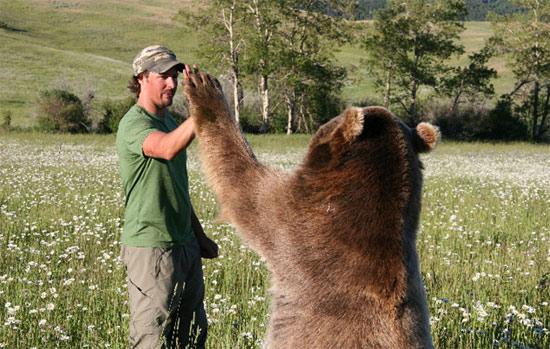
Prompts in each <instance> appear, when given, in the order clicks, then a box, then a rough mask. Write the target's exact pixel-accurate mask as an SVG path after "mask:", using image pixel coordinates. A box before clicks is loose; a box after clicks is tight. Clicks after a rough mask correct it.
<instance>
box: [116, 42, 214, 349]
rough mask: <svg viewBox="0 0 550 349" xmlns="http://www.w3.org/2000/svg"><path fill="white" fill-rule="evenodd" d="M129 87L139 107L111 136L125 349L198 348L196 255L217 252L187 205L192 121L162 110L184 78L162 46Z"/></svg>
mask: <svg viewBox="0 0 550 349" xmlns="http://www.w3.org/2000/svg"><path fill="white" fill-rule="evenodd" d="M133 70H134V74H133V78H132V80H131V81H130V85H129V88H130V90H131V91H133V92H134V93H136V95H137V103H136V104H135V105H134V106H133V107H132V108H131V109H130V110H129V111H128V112H127V113H126V115H124V117H123V118H122V120H121V121H120V124H119V128H118V133H117V137H116V145H117V152H118V157H119V164H120V174H121V177H122V184H123V187H124V192H125V195H126V203H125V207H126V211H125V216H124V229H123V232H122V238H121V240H122V241H121V242H122V251H121V255H122V260H123V261H124V264H125V265H126V270H127V274H128V294H129V306H130V347H131V348H157V347H163V348H174V347H179V348H203V347H204V343H205V341H206V328H207V322H206V313H205V311H204V304H203V299H204V280H203V275H202V264H201V255H202V257H205V258H214V257H217V254H218V246H217V245H216V244H215V243H214V242H213V241H212V240H210V239H209V238H208V237H207V236H206V235H205V234H204V231H203V229H202V226H201V224H200V222H199V220H198V219H197V217H196V215H195V212H194V211H193V207H192V206H191V201H190V199H189V187H188V178H187V165H186V161H187V157H186V151H185V150H186V148H187V146H188V145H189V144H190V143H191V141H192V140H193V138H194V124H193V120H192V119H191V118H188V119H187V120H185V121H184V122H183V123H182V124H181V125H179V126H178V125H177V123H176V122H175V121H174V119H173V118H172V116H171V115H170V113H169V112H168V109H167V108H168V107H169V106H170V105H171V104H172V99H173V98H174V94H175V92H176V89H177V84H178V73H179V72H181V71H183V72H184V73H185V74H187V73H188V72H189V67H188V66H186V65H184V64H183V63H180V62H179V61H178V60H177V59H176V56H175V54H174V53H173V52H172V51H170V50H169V49H167V48H165V47H162V46H150V47H146V48H145V49H143V50H142V51H141V52H140V53H139V54H138V55H137V56H136V58H135V59H134V62H133Z"/></svg>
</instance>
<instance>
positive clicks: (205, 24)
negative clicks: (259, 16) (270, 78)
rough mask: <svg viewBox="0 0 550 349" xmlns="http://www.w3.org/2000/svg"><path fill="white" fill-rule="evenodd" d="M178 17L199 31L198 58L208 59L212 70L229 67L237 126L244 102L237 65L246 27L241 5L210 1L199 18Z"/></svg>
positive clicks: (233, 1) (235, 0)
mask: <svg viewBox="0 0 550 349" xmlns="http://www.w3.org/2000/svg"><path fill="white" fill-rule="evenodd" d="M179 17H180V18H181V19H182V21H184V22H187V24H188V25H189V26H192V27H194V28H199V30H198V33H199V36H200V38H201V41H202V42H204V43H205V44H204V45H201V46H200V47H199V49H198V50H197V52H198V54H199V55H200V56H202V57H204V58H207V59H208V60H209V61H210V62H211V63H212V65H213V67H216V66H218V67H229V75H230V81H231V84H232V90H233V91H232V95H233V113H234V117H235V120H236V121H237V122H239V119H240V110H241V107H242V102H243V99H244V93H243V87H242V83H241V79H242V77H241V69H242V64H241V62H240V58H241V50H242V48H243V45H244V39H243V28H242V27H243V25H245V24H246V23H245V22H244V21H243V20H244V17H245V7H244V5H243V3H242V2H241V1H238V0H213V1H211V2H209V3H208V9H206V10H205V11H201V14H199V15H192V14H189V13H182V12H180V15H179Z"/></svg>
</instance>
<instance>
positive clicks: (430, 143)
mask: <svg viewBox="0 0 550 349" xmlns="http://www.w3.org/2000/svg"><path fill="white" fill-rule="evenodd" d="M413 133H414V135H413V146H414V150H415V151H416V152H417V153H425V152H429V151H431V150H432V149H433V148H435V145H436V144H437V142H438V141H439V137H440V135H439V129H437V128H436V127H435V126H433V125H432V124H429V123H427V122H421V123H419V124H418V125H417V126H416V129H415V130H414V131H413Z"/></svg>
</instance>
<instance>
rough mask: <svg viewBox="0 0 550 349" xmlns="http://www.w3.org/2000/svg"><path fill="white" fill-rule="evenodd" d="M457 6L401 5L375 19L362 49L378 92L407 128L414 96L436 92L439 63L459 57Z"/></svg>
mask: <svg viewBox="0 0 550 349" xmlns="http://www.w3.org/2000/svg"><path fill="white" fill-rule="evenodd" d="M464 15H465V7H464V2H463V1H462V0H403V1H395V2H393V1H392V2H390V4H389V6H388V7H387V8H386V9H384V10H381V11H380V12H378V13H377V15H376V19H375V25H374V31H373V33H372V34H370V35H369V36H367V38H366V41H365V45H364V46H365V48H367V49H368V50H369V51H368V55H369V57H370V59H369V60H368V62H369V63H370V64H371V65H372V69H373V71H375V72H376V73H375V76H376V77H377V83H378V87H379V88H381V87H382V86H384V87H383V88H384V97H385V100H387V102H386V103H389V102H396V103H398V104H399V105H401V106H402V107H403V109H404V110H405V111H406V113H407V116H408V121H409V123H411V124H415V123H417V122H418V120H419V117H418V92H419V90H420V88H422V87H423V86H426V87H430V88H436V87H437V86H438V83H439V81H440V76H442V75H443V74H445V73H446V72H448V70H449V68H448V67H447V66H446V65H445V63H444V62H445V61H446V60H447V59H449V58H450V57H451V56H452V55H454V54H461V53H463V51H464V49H463V46H462V45H460V44H459V43H458V35H459V33H460V32H461V31H462V30H464V26H463V23H462V22H461V18H463V17H464Z"/></svg>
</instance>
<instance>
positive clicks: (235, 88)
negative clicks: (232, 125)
mask: <svg viewBox="0 0 550 349" xmlns="http://www.w3.org/2000/svg"><path fill="white" fill-rule="evenodd" d="M232 75H233V78H232V80H233V116H234V118H235V121H236V122H237V123H239V120H240V114H241V105H240V104H241V99H240V98H239V97H240V94H241V93H242V92H240V91H239V90H241V88H240V84H239V75H238V72H235V71H233V72H232Z"/></svg>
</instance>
